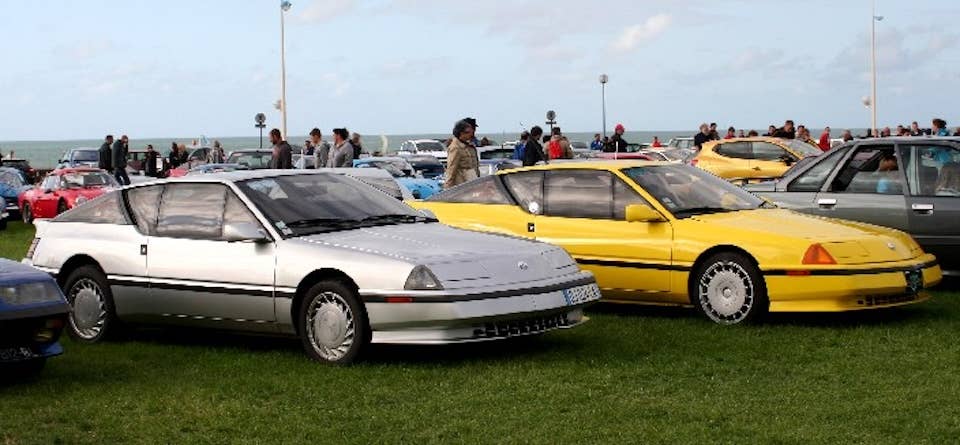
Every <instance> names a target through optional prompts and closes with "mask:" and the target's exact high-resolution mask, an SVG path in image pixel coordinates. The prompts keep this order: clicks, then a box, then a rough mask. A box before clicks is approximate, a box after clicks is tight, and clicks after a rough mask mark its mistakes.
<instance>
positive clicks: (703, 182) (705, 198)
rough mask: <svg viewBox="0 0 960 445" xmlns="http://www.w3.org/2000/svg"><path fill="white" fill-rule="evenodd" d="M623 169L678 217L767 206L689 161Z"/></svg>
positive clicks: (748, 193)
mask: <svg viewBox="0 0 960 445" xmlns="http://www.w3.org/2000/svg"><path fill="white" fill-rule="evenodd" d="M623 172H624V173H625V174H626V175H627V176H628V177H630V179H632V180H633V181H634V182H636V183H637V185H639V186H640V187H642V188H643V189H644V190H646V191H647V193H649V194H650V195H652V196H653V197H654V198H655V199H656V200H657V201H659V202H660V204H663V206H664V207H666V208H667V209H668V210H670V213H673V215H674V216H676V217H677V218H689V217H691V216H695V215H703V214H707V213H723V212H735V211H739V210H749V209H758V208H761V207H766V206H768V205H767V204H766V201H764V200H762V199H760V198H758V197H756V196H754V195H753V194H751V193H750V192H747V191H745V190H743V189H741V188H740V187H737V186H735V185H733V184H731V183H729V182H727V181H724V180H723V179H720V178H718V177H716V176H714V175H712V174H710V173H707V172H705V171H703V170H700V169H698V168H694V167H690V166H686V165H663V166H655V167H634V168H628V169H626V170H624V171H623Z"/></svg>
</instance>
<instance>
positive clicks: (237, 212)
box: [223, 189, 261, 227]
mask: <svg viewBox="0 0 960 445" xmlns="http://www.w3.org/2000/svg"><path fill="white" fill-rule="evenodd" d="M223 222H224V223H228V222H229V223H248V224H253V225H255V226H257V227H261V226H260V222H259V221H257V217H255V216H253V213H251V212H250V209H249V208H247V205H246V204H244V202H243V201H241V200H240V198H238V197H237V195H236V194H235V193H233V191H232V190H229V189H228V190H227V205H226V208H225V209H224V211H223Z"/></svg>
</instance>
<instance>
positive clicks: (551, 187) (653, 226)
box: [411, 161, 942, 324]
mask: <svg viewBox="0 0 960 445" xmlns="http://www.w3.org/2000/svg"><path fill="white" fill-rule="evenodd" d="M411 205H413V206H414V207H417V208H420V209H425V210H430V211H432V212H433V213H434V214H435V215H436V216H437V217H438V218H439V219H440V221H441V222H443V223H446V224H449V225H452V226H456V227H460V228H465V229H472V230H478V231H484V232H494V233H500V234H504V235H511V236H519V237H527V238H534V239H537V240H541V241H546V242H549V243H553V244H557V245H559V246H562V247H563V248H565V249H566V250H567V251H568V252H569V253H570V255H572V256H573V257H574V258H575V259H576V260H577V262H578V263H579V264H580V265H581V267H582V268H584V269H586V270H589V271H591V272H593V273H594V274H595V275H596V278H597V283H598V284H599V285H600V287H601V288H602V289H603V296H604V298H605V299H606V300H607V301H613V302H622V303H644V304H662V305H681V306H694V307H696V308H698V309H699V310H700V311H701V312H702V313H703V314H705V315H706V316H707V317H709V318H710V319H711V320H713V321H715V322H717V323H721V324H734V323H739V322H742V321H745V320H749V319H753V318H756V317H759V316H762V315H763V314H764V313H765V312H767V311H775V312H836V311H848V310H857V309H872V308H882V307H889V306H897V305H903V304H908V303H915V302H919V301H922V300H925V299H927V298H928V294H926V293H925V292H924V289H925V288H928V287H930V286H933V285H935V284H937V283H938V282H939V281H940V280H941V278H942V275H941V271H940V267H939V266H938V265H937V261H936V258H934V257H933V256H932V255H929V254H925V253H924V252H923V251H922V250H921V249H920V247H919V246H918V245H917V243H916V242H914V240H913V239H912V238H910V236H909V235H907V234H905V233H902V232H899V231H896V230H892V229H885V228H881V227H878V226H872V225H867V224H862V223H854V222H847V221H841V220H831V219H826V218H821V217H814V216H808V215H803V214H800V213H796V212H793V211H790V210H783V209H778V208H775V207H774V206H773V205H771V204H769V203H767V202H766V201H764V200H762V199H760V198H758V197H756V196H754V195H753V194H750V193H749V192H746V191H744V190H742V189H741V188H739V187H737V186H735V185H733V184H731V183H729V182H726V181H723V180H722V179H719V178H717V177H716V176H714V175H711V174H709V173H706V172H704V171H702V170H699V169H696V168H693V167H690V166H688V165H680V164H668V163H658V162H645V161H616V162H612V161H594V162H572V163H556V164H550V165H547V166H537V167H528V168H521V169H514V170H507V171H501V172H499V173H497V174H496V175H493V176H488V177H484V178H481V179H478V180H476V181H472V182H470V183H467V184H464V185H462V186H459V187H455V188H452V189H449V190H446V191H444V192H442V193H440V194H437V195H434V196H433V197H431V198H430V199H429V200H427V201H414V202H412V203H411Z"/></svg>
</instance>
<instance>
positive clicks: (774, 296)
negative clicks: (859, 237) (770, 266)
mask: <svg viewBox="0 0 960 445" xmlns="http://www.w3.org/2000/svg"><path fill="white" fill-rule="evenodd" d="M917 271H920V272H921V273H922V285H918V284H919V283H914V285H915V287H914V289H910V288H909V287H910V286H909V284H908V283H907V281H908V272H910V273H913V274H915V273H916V272H917ZM763 275H764V278H765V280H766V283H767V294H768V295H769V298H770V312H842V311H854V310H864V309H878V308H885V307H893V306H902V305H906V304H912V303H919V302H921V301H925V300H927V299H929V298H930V295H929V294H928V293H927V292H925V289H928V288H930V287H933V286H936V285H937V284H939V283H940V280H942V279H943V273H942V272H941V271H940V266H938V265H937V263H936V260H935V259H934V258H933V256H930V255H927V256H925V257H923V258H922V259H921V260H919V261H917V260H914V261H908V262H899V263H896V264H889V265H882V266H877V265H872V266H871V267H863V268H857V269H840V268H832V269H826V268H825V269H815V270H765V271H764V272H763ZM914 276H915V275H914ZM917 278H918V279H919V278H920V277H917ZM914 290H915V291H914Z"/></svg>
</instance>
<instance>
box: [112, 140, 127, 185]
mask: <svg viewBox="0 0 960 445" xmlns="http://www.w3.org/2000/svg"><path fill="white" fill-rule="evenodd" d="M128 142H129V140H128V139H127V135H123V136H120V139H119V140H117V141H116V142H114V143H113V148H111V150H112V151H113V153H112V155H113V156H112V158H113V176H114V177H115V178H117V182H119V183H120V185H130V177H129V176H127V152H128V150H129V148H128V147H129V146H128V145H127V144H128Z"/></svg>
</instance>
